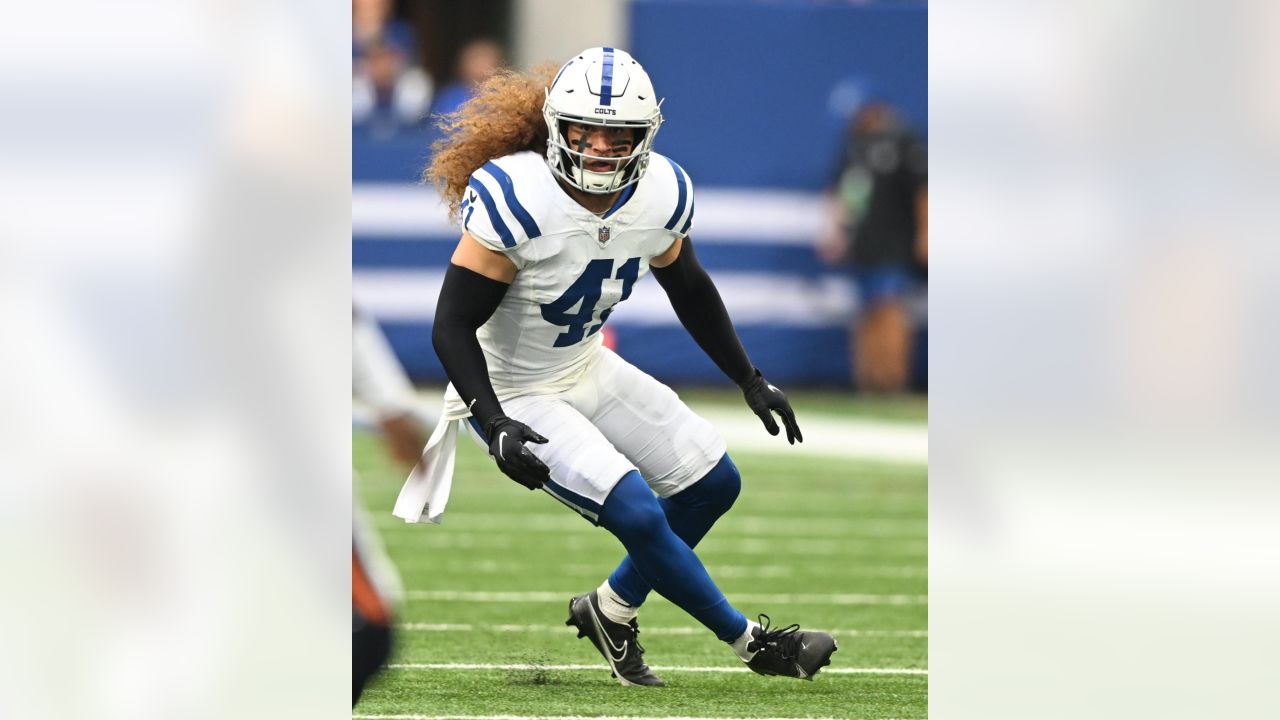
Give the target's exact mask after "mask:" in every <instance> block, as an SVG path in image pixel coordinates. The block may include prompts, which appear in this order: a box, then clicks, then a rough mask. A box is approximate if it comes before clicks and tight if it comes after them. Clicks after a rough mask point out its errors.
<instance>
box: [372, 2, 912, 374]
mask: <svg viewBox="0 0 1280 720" xmlns="http://www.w3.org/2000/svg"><path fill="white" fill-rule="evenodd" d="M630 26H631V50H632V52H633V54H634V55H635V56H636V57H637V59H639V60H640V61H641V62H642V63H644V65H645V66H646V68H647V69H648V70H649V72H650V74H651V75H652V76H653V79H654V83H655V85H656V87H657V88H658V89H659V92H660V93H661V94H662V95H663V96H664V97H665V98H666V100H665V103H664V104H663V112H664V115H665V116H666V118H667V124H666V125H664V127H663V129H662V131H661V133H660V134H659V137H658V141H657V149H658V150H659V151H660V152H662V153H664V154H667V155H670V156H671V157H673V158H675V159H676V160H678V161H679V162H680V164H681V165H682V166H683V167H684V168H685V169H686V170H687V171H688V172H689V174H690V176H691V177H692V178H693V181H694V184H695V186H696V189H697V197H698V201H697V216H696V217H695V219H694V228H693V230H692V236H693V238H694V240H695V242H696V243H697V246H698V251H699V256H700V258H701V259H702V261H703V264H704V265H706V266H707V268H708V269H709V270H710V271H711V273H712V275H713V276H714V277H715V278H716V280H717V283H718V284H719V285H720V287H721V290H722V293H723V294H724V296H725V301H726V304H728V305H729V308H730V312H731V314H733V315H734V318H735V321H736V323H737V325H738V328H739V333H740V335H741V336H742V340H743V343H744V345H745V346H746V348H747V350H748V352H749V353H750V354H751V356H752V359H753V360H754V361H755V362H756V364H757V365H759V366H760V367H761V368H763V369H765V370H766V372H768V374H769V376H770V377H771V378H772V379H774V380H776V381H777V382H780V383H783V382H785V383H787V384H792V385H800V384H803V385H846V384H848V381H849V380H848V379H849V365H850V358H849V353H850V349H849V340H848V329H847V328H848V322H849V320H850V318H851V316H852V314H853V312H854V311H855V310H856V300H855V297H856V293H855V292H854V288H853V286H852V284H851V280H850V279H849V278H848V277H847V276H846V275H845V274H844V273H841V272H839V271H836V270H833V269H832V268H829V267H825V266H823V265H822V264H821V263H820V262H819V261H818V260H817V259H816V258H815V256H814V254H813V250H812V242H813V236H814V233H815V232H816V230H817V228H818V224H819V220H820V216H819V208H820V192H821V190H822V189H823V188H824V187H825V186H826V184H827V183H828V182H829V180H830V178H831V176H832V174H833V173H834V171H835V167H836V158H837V156H838V154H839V151H840V147H841V142H842V135H843V114H844V113H847V112H848V110H849V109H850V108H851V107H852V106H854V105H856V104H857V103H858V102H859V101H861V100H863V99H865V98H868V97H876V98H882V99H887V100H889V101H890V102H893V103H894V104H895V105H897V106H898V107H900V108H901V109H902V110H903V112H904V114H905V115H906V117H907V119H908V120H909V122H911V123H912V124H913V125H914V126H915V127H916V128H918V130H919V131H920V132H921V133H922V134H923V133H924V131H925V128H926V127H927V55H926V52H927V50H926V48H927V34H926V33H927V29H926V28H927V22H926V10H925V5H924V4H923V3H915V2H893V3H873V4H863V5H848V4H842V3H840V4H838V3H825V2H824V3H813V2H795V1H790V2H788V1H785V0H784V1H782V2H767V3H766V2H728V1H727V0H725V1H714V2H713V1H697V0H695V1H692V2H690V1H677V0H642V1H637V2H633V3H632V5H631V22H630ZM434 139H435V131H434V130H432V129H429V128H424V129H422V130H418V131H413V132H410V133H402V134H400V135H397V136H395V137H393V138H389V139H388V138H381V139H375V138H371V137H369V136H367V135H366V134H364V133H363V132H361V131H359V130H356V131H353V138H352V179H353V197H352V236H353V237H352V283H353V296H354V298H355V300H356V302H357V303H359V304H361V305H362V307H364V308H365V309H366V310H368V311H370V312H372V313H373V314H374V315H375V316H376V317H377V318H378V319H379V322H380V323H381V324H382V326H383V328H384V330H385V331H386V332H387V335H388V338H389V339H390V341H391V344H392V347H393V348H394V349H395V351H396V353H397V354H398V355H399V357H400V359H401V361H402V362H403V363H404V365H405V367H406V368H407V369H408V371H409V373H410V374H411V376H413V377H414V378H415V379H416V380H419V381H425V382H442V381H443V380H444V374H443V370H442V368H441V367H440V365H439V361H438V360H437V358H436V357H435V353H434V352H433V351H432V349H431V341H430V335H431V317H432V315H433V313H434V302H435V296H436V292H437V291H438V288H439V281H440V278H441V277H442V275H443V270H444V268H445V267H446V266H447V264H448V259H449V255H450V253H451V252H452V248H453V246H454V245H455V244H456V242H457V235H458V231H457V230H456V229H455V228H452V227H450V226H449V225H448V224H447V222H446V221H445V218H444V212H445V211H444V209H443V207H441V206H440V205H439V204H438V203H437V201H436V199H435V197H434V196H433V195H432V194H431V193H430V191H429V190H427V189H424V188H420V187H416V186H415V185H416V181H417V178H418V176H419V174H420V173H421V170H422V167H423V166H424V165H425V164H426V162H427V161H428V160H429V150H428V148H429V147H430V144H431V142H432V140H434ZM608 327H609V329H610V330H611V332H612V333H613V335H614V339H615V342H616V346H617V349H618V351H619V353H620V354H622V355H623V356H624V357H626V358H627V359H628V360H630V361H631V362H633V363H635V364H636V365H637V366H639V367H640V368H642V369H644V370H645V371H646V372H649V373H651V374H653V375H654V376H656V377H658V378H660V379H662V380H664V381H667V382H671V383H704V384H722V383H725V382H727V381H726V380H724V378H723V377H722V376H721V375H720V373H719V371H718V370H717V369H716V368H715V366H714V365H713V364H712V363H711V362H710V361H709V360H707V359H706V357H705V356H704V355H703V354H702V353H701V352H700V351H699V350H698V348H697V346H696V345H694V343H693V341H692V340H690V339H689V337H688V335H687V334H686V333H685V332H684V330H683V329H682V328H680V327H679V325H678V323H677V321H676V319H675V316H674V314H672V313H671V312H670V308H669V307H667V306H666V305H665V303H664V302H663V298H662V297H661V291H660V289H658V288H657V284H656V283H655V282H654V281H652V280H649V279H646V280H644V281H642V282H641V283H640V284H639V285H638V286H637V290H636V293H635V295H634V296H633V297H632V299H630V300H628V302H626V303H624V304H622V305H620V306H619V307H618V309H617V310H616V311H615V312H614V313H613V315H612V316H611V317H610V319H609V325H608ZM921 340H922V342H920V343H919V344H918V345H919V347H920V351H919V353H918V357H917V360H916V365H917V384H921V383H924V382H926V379H925V377H924V372H925V367H926V365H927V363H926V361H925V351H924V347H925V345H926V343H925V342H923V341H924V335H923V332H922V335H921Z"/></svg>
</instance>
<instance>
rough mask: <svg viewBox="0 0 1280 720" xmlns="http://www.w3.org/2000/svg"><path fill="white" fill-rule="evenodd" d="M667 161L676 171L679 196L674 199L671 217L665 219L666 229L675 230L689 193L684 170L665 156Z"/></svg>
mask: <svg viewBox="0 0 1280 720" xmlns="http://www.w3.org/2000/svg"><path fill="white" fill-rule="evenodd" d="M667 162H669V163H671V169H672V170H674V171H675V173H676V186H677V187H678V188H679V196H678V197H677V199H676V211H675V212H673V213H671V219H670V220H668V221H667V229H668V230H675V229H676V223H677V222H680V216H681V215H684V202H685V200H686V199H687V197H688V195H689V190H688V188H686V187H685V182H684V170H683V169H681V167H680V166H679V165H677V164H676V161H675V160H672V159H671V158H667Z"/></svg>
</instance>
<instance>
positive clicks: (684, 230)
mask: <svg viewBox="0 0 1280 720" xmlns="http://www.w3.org/2000/svg"><path fill="white" fill-rule="evenodd" d="M697 208H698V198H693V199H692V200H690V201H689V219H688V220H685V221H684V226H683V227H681V228H680V234H681V235H688V234H689V226H690V225H692V224H693V211H694V210H696V209H697Z"/></svg>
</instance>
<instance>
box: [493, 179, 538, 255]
mask: <svg viewBox="0 0 1280 720" xmlns="http://www.w3.org/2000/svg"><path fill="white" fill-rule="evenodd" d="M483 169H484V170H486V171H487V172H488V173H489V174H490V175H492V176H493V177H494V179H495V180H497V181H498V185H499V186H500V187H501V188H502V197H503V199H505V200H506V201H507V207H508V208H510V209H511V214H512V215H515V217H516V220H518V221H520V227H522V228H524V234H525V236H526V237H528V238H529V239H530V240H532V239H534V238H536V237H538V236H539V235H541V234H542V231H541V230H539V229H538V223H536V222H534V221H533V216H532V215H530V214H529V211H528V210H525V209H524V205H521V204H520V200H519V199H517V198H516V184H515V183H514V182H512V180H511V176H510V175H508V174H507V173H506V171H504V170H503V169H502V168H500V167H498V166H497V165H496V164H494V163H493V162H492V161H490V162H487V163H485V164H484V168H483Z"/></svg>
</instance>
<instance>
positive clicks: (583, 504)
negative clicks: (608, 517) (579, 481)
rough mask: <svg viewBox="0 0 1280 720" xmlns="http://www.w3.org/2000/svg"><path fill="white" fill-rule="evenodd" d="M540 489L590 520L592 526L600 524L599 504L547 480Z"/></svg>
mask: <svg viewBox="0 0 1280 720" xmlns="http://www.w3.org/2000/svg"><path fill="white" fill-rule="evenodd" d="M542 489H543V490H546V491H547V493H549V494H550V495H551V496H552V497H554V498H555V499H557V500H559V501H560V502H562V503H564V504H565V505H568V506H569V507H571V508H573V509H574V510H577V511H578V513H579V514H580V515H582V516H583V517H584V518H586V519H588V520H590V521H591V523H592V524H593V525H599V524H600V511H601V510H602V509H603V508H602V507H601V505H600V503H597V502H593V501H591V500H588V499H587V498H585V497H583V496H581V495H579V494H578V493H576V492H574V491H572V490H570V489H568V488H566V487H565V486H563V485H561V484H559V483H557V482H555V481H554V480H548V481H547V484H546V485H543V486H542Z"/></svg>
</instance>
